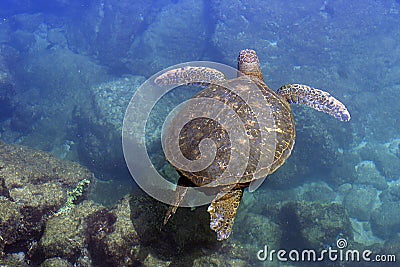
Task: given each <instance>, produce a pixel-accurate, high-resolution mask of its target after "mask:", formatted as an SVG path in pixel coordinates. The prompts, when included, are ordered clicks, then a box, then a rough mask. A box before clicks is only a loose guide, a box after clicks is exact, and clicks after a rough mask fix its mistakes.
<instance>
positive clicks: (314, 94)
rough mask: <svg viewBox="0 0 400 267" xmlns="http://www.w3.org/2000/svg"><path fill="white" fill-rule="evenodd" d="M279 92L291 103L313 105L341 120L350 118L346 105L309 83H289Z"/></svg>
mask: <svg viewBox="0 0 400 267" xmlns="http://www.w3.org/2000/svg"><path fill="white" fill-rule="evenodd" d="M277 93H278V94H279V95H281V96H283V97H284V98H285V99H286V100H287V101H288V102H289V103H293V104H300V105H305V106H309V107H312V108H314V109H316V110H318V111H322V112H325V113H327V114H329V115H331V116H333V117H335V118H336V119H338V120H341V121H349V120H350V113H349V111H348V110H347V108H346V106H345V105H343V103H342V102H340V101H339V100H337V99H336V98H334V97H333V96H332V95H331V94H329V93H328V92H325V91H322V90H319V89H315V88H312V87H309V86H307V85H301V84H287V85H284V86H282V87H281V88H279V89H278V91H277Z"/></svg>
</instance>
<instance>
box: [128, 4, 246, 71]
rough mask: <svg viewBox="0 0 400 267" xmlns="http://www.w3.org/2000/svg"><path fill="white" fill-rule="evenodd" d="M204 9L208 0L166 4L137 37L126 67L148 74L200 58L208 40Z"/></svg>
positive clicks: (130, 50)
mask: <svg viewBox="0 0 400 267" xmlns="http://www.w3.org/2000/svg"><path fill="white" fill-rule="evenodd" d="M204 12H205V11H204V2H203V1H196V0H182V1H179V2H174V1H172V2H171V3H169V4H168V5H166V6H164V7H162V9H161V10H160V11H159V12H158V13H157V14H156V16H155V18H154V21H152V23H151V24H150V25H148V27H147V28H146V29H145V30H144V32H143V34H142V35H140V36H139V38H136V39H135V40H134V41H133V43H132V45H131V47H130V49H129V52H128V57H127V58H126V60H125V61H126V67H127V68H129V69H130V70H131V71H132V72H133V73H136V74H140V75H144V76H146V77H148V76H150V75H152V74H154V73H156V72H157V71H160V70H161V69H163V68H165V67H168V66H171V65H173V64H177V63H182V62H185V61H193V60H200V59H201V58H202V56H203V53H204V51H205V46H206V44H207V42H208V40H207V36H206V32H207V24H206V21H205V20H204V18H205V14H204ZM177 14H179V16H177ZM165 44H167V45H165ZM237 51H239V50H237ZM237 51H236V52H235V53H237ZM235 58H236V55H235Z"/></svg>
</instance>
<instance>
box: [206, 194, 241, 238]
mask: <svg viewBox="0 0 400 267" xmlns="http://www.w3.org/2000/svg"><path fill="white" fill-rule="evenodd" d="M230 188H231V187H229V188H228V191H227V190H222V191H221V192H220V193H218V195H217V197H216V198H215V199H214V200H213V202H211V205H210V206H209V207H208V210H207V211H208V212H209V213H210V216H211V218H210V228H211V229H212V230H214V231H215V232H216V233H217V239H218V241H221V240H224V239H227V238H228V237H229V235H230V234H231V231H232V226H233V222H234V220H235V215H236V211H237V209H238V207H239V203H240V200H241V199H242V196H243V188H237V189H232V190H229V189H230Z"/></svg>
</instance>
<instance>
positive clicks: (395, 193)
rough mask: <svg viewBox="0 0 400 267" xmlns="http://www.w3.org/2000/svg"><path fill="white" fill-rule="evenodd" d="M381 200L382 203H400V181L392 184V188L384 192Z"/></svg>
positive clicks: (380, 196)
mask: <svg viewBox="0 0 400 267" xmlns="http://www.w3.org/2000/svg"><path fill="white" fill-rule="evenodd" d="M379 198H380V200H381V201H382V202H388V201H394V202H396V201H399V202H400V181H398V182H397V183H396V182H395V183H392V184H391V185H390V187H389V188H388V189H387V190H385V191H383V192H382V193H381V194H380V195H379Z"/></svg>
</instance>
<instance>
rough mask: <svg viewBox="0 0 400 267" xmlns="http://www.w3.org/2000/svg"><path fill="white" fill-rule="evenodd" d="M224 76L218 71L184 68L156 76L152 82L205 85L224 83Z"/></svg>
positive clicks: (204, 68) (159, 83)
mask: <svg viewBox="0 0 400 267" xmlns="http://www.w3.org/2000/svg"><path fill="white" fill-rule="evenodd" d="M224 80H225V75H224V74H223V73H222V72H220V71H219V70H216V69H212V68H207V67H192V66H186V67H183V68H179V69H172V70H169V71H167V72H165V73H163V74H161V75H160V76H158V77H157V78H156V79H155V80H154V82H155V83H156V84H158V85H171V84H176V85H185V84H195V85H197V84H199V85H206V84H209V83H212V82H218V81H224Z"/></svg>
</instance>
